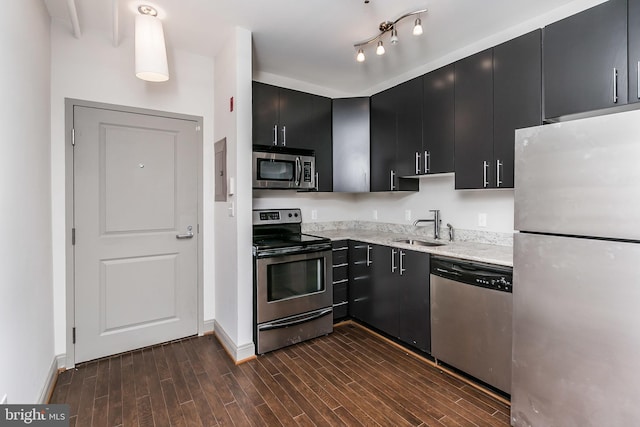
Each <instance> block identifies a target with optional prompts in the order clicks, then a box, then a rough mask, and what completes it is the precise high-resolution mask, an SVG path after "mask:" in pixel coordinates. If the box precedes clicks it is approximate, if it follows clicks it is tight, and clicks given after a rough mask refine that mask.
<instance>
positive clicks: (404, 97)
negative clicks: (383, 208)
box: [371, 78, 422, 191]
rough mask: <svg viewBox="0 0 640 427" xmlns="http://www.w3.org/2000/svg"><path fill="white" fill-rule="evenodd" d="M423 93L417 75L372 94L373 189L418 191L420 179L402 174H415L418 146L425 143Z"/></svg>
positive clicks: (420, 81)
mask: <svg viewBox="0 0 640 427" xmlns="http://www.w3.org/2000/svg"><path fill="white" fill-rule="evenodd" d="M418 87H419V91H418V92H417V94H416V90H418ZM421 94H422V80H421V79H419V78H417V79H413V80H409V81H408V82H405V83H402V84H400V85H398V86H394V87H392V88H391V89H387V90H385V91H383V92H380V93H377V94H375V95H373V96H372V97H371V191H417V190H418V185H419V184H418V181H417V180H416V179H411V178H409V179H406V178H401V177H402V176H410V175H415V173H414V164H415V163H414V160H413V158H414V157H413V153H414V152H415V150H414V147H415V146H416V145H417V144H420V145H421V143H422V124H421V123H422V99H421ZM407 150H410V151H408V152H407ZM399 157H400V158H401V159H399Z"/></svg>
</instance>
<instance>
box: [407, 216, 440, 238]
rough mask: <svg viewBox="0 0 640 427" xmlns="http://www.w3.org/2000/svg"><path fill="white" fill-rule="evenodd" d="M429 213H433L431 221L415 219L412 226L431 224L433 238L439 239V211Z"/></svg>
mask: <svg viewBox="0 0 640 427" xmlns="http://www.w3.org/2000/svg"><path fill="white" fill-rule="evenodd" d="M429 212H433V219H416V220H415V221H414V222H413V225H414V226H417V225H418V224H419V223H421V222H433V238H434V239H439V238H440V222H442V221H441V220H440V210H439V209H431V210H429Z"/></svg>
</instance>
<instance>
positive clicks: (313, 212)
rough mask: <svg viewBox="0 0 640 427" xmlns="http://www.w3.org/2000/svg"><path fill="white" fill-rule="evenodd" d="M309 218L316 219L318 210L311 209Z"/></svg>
mask: <svg viewBox="0 0 640 427" xmlns="http://www.w3.org/2000/svg"><path fill="white" fill-rule="evenodd" d="M311 219H318V210H317V209H311Z"/></svg>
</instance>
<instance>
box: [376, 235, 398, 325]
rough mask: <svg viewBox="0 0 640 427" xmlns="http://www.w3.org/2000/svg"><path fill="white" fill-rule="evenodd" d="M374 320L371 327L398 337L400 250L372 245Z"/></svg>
mask: <svg viewBox="0 0 640 427" xmlns="http://www.w3.org/2000/svg"><path fill="white" fill-rule="evenodd" d="M372 246H373V250H372V256H373V260H374V262H373V274H372V276H373V279H372V298H371V305H372V318H371V322H370V324H371V326H373V327H374V328H376V329H379V330H380V331H382V332H384V333H386V334H389V335H391V336H393V337H398V326H399V323H398V312H397V310H398V303H397V301H398V298H399V291H398V286H397V282H398V280H397V279H398V277H399V276H398V273H397V271H398V258H399V252H400V250H399V249H396V248H390V247H388V246H381V245H372Z"/></svg>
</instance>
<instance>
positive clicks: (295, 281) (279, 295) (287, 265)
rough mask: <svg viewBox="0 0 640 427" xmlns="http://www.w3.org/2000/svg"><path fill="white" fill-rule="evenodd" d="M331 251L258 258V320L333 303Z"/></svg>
mask: <svg viewBox="0 0 640 427" xmlns="http://www.w3.org/2000/svg"><path fill="white" fill-rule="evenodd" d="M331 259H332V253H331V250H324V251H313V252H307V253H294V254H286V255H275V256H270V257H264V258H260V257H258V258H256V316H257V319H256V320H257V323H258V324H260V323H264V322H270V321H273V320H277V319H282V318H285V317H290V316H295V315H299V314H301V313H306V312H310V311H314V310H318V309H321V308H326V307H331V305H332V304H333V288H332V286H331V284H332V282H333V271H332V265H331Z"/></svg>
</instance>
